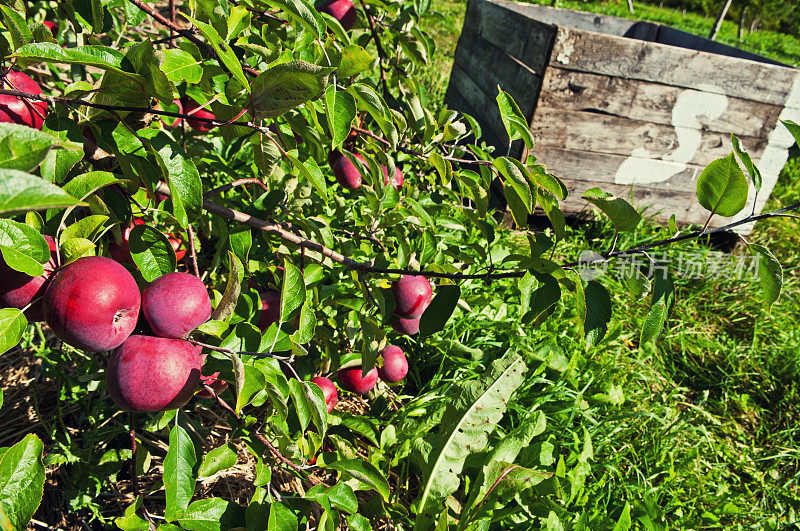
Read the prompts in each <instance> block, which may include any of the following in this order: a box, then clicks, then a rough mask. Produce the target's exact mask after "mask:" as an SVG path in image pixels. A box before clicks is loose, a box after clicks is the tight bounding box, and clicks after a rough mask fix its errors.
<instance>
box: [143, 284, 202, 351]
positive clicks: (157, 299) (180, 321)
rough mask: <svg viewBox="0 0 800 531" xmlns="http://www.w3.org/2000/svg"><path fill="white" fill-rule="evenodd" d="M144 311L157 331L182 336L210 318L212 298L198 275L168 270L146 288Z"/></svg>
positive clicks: (152, 327)
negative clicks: (169, 271) (168, 271)
mask: <svg viewBox="0 0 800 531" xmlns="http://www.w3.org/2000/svg"><path fill="white" fill-rule="evenodd" d="M142 312H143V313H144V316H145V318H146V319H147V322H148V323H150V328H151V329H152V330H153V333H154V334H155V335H157V336H160V337H169V338H179V337H183V336H185V335H186V334H188V333H189V332H191V331H192V330H194V329H195V328H197V327H198V326H200V325H201V324H203V323H205V322H206V321H208V318H209V317H210V316H211V298H210V297H209V296H208V291H207V290H206V287H205V285H204V284H203V283H202V282H201V281H200V279H199V278H197V277H196V276H194V275H190V274H189V273H181V272H176V273H167V274H166V275H161V276H160V277H158V278H157V279H155V280H154V281H152V282H151V283H150V284H149V285H148V286H147V287H146V288H145V289H144V292H143V293H142Z"/></svg>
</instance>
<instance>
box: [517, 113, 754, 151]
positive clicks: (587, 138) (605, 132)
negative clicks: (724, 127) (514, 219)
mask: <svg viewBox="0 0 800 531" xmlns="http://www.w3.org/2000/svg"><path fill="white" fill-rule="evenodd" d="M684 129H688V130H689V132H691V129H689V128H684ZM694 131H695V132H696V133H695V134H696V135H698V136H699V138H698V143H697V149H696V150H695V151H694V153H693V154H692V156H691V158H689V160H688V161H687V162H688V163H689V164H693V165H699V166H705V165H706V164H708V163H710V162H711V161H713V160H715V159H718V158H721V157H724V156H726V155H727V154H728V153H730V152H731V150H732V149H733V146H732V145H731V140H730V135H729V134H727V133H716V132H710V131H704V130H702V129H701V128H697V129H694ZM531 132H532V133H533V137H534V140H535V142H536V146H540V147H541V146H552V147H560V148H566V149H574V150H583V151H591V152H596V153H601V154H611V155H622V156H624V157H627V156H629V155H631V153H633V152H634V151H635V150H637V149H645V150H647V152H649V153H651V154H652V156H653V157H656V158H658V157H663V156H665V155H668V154H670V153H675V152H677V150H678V149H679V147H680V138H681V137H680V136H679V133H681V132H685V131H682V130H681V129H680V128H676V127H673V126H672V125H664V124H654V123H649V122H645V121H640V120H631V119H630V118H623V117H619V116H613V115H607V114H598V113H596V112H582V111H573V110H565V109H556V108H552V107H542V106H541V104H540V106H539V108H538V109H537V111H536V119H535V121H534V123H533V125H532V126H531ZM740 139H741V141H742V145H743V146H744V147H745V149H747V151H748V152H749V153H750V155H751V156H753V157H755V159H756V160H757V159H758V158H759V157H760V156H761V154H762V153H763V152H764V147H765V146H766V145H767V139H766V138H753V137H740Z"/></svg>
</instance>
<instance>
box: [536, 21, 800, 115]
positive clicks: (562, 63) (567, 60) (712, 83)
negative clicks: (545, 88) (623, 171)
mask: <svg viewBox="0 0 800 531" xmlns="http://www.w3.org/2000/svg"><path fill="white" fill-rule="evenodd" d="M550 60H551V65H553V66H557V67H560V68H565V69H569V70H578V71H582V72H591V73H595V74H604V75H608V76H614V77H621V78H625V79H638V80H642V81H651V82H657V83H664V84H668V85H672V86H676V87H683V88H690V89H695V90H698V91H702V92H705V93H710V94H720V95H724V96H728V97H730V96H732V97H735V98H742V99H748V100H753V101H761V102H764V103H769V104H772V105H781V106H784V105H785V104H787V102H786V95H787V94H788V93H789V92H790V91H791V90H792V87H793V85H794V84H795V83H796V82H797V79H799V78H800V70H797V69H793V68H787V67H782V66H775V65H768V64H763V63H756V62H753V61H743V60H741V59H737V58H735V57H725V56H721V55H713V54H710V53H706V52H698V51H695V50H688V49H685V48H676V47H674V46H667V45H664V44H658V43H651V42H643V41H637V40H632V39H626V38H624V37H617V36H615V35H606V34H603V33H595V32H589V31H583V30H575V29H572V28H565V27H559V28H558V33H557V36H556V40H555V42H554V45H553V51H552V54H551V56H550ZM712 72H713V75H710V73H712ZM788 105H795V106H796V105H797V103H796V102H789V103H788Z"/></svg>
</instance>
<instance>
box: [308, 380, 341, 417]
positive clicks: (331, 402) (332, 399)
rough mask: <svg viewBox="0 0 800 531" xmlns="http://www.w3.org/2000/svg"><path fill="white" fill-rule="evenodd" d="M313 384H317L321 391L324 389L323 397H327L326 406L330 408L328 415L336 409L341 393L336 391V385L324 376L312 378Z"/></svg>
mask: <svg viewBox="0 0 800 531" xmlns="http://www.w3.org/2000/svg"><path fill="white" fill-rule="evenodd" d="M311 383H315V384H317V385H318V386H319V387H320V389H322V395H323V396H324V397H325V405H326V406H328V413H330V412H331V411H333V408H334V407H336V402H338V401H339V393H338V392H337V391H336V385H335V384H334V383H333V382H332V381H330V379H328V378H325V377H324V376H316V377H314V378H312V380H311Z"/></svg>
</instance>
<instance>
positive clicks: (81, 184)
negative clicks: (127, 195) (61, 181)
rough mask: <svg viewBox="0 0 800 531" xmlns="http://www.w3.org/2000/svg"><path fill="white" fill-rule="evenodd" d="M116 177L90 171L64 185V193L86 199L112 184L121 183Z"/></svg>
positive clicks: (107, 173)
mask: <svg viewBox="0 0 800 531" xmlns="http://www.w3.org/2000/svg"><path fill="white" fill-rule="evenodd" d="M120 182H122V181H120V180H119V179H117V177H116V175H114V174H113V173H111V172H108V171H90V172H87V173H82V174H80V175H78V176H76V177H74V178H73V179H71V180H70V181H69V182H68V183H67V184H65V185H64V191H65V192H67V193H69V194H71V195H73V196H75V197H77V198H80V199H81V200H84V199H86V198H87V197H89V196H90V195H92V194H93V193H94V192H96V191H97V190H99V189H101V188H104V187H106V186H109V185H111V184H117V183H120Z"/></svg>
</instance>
